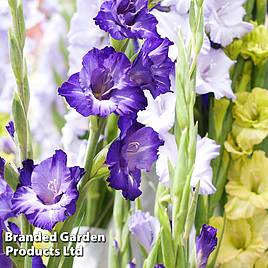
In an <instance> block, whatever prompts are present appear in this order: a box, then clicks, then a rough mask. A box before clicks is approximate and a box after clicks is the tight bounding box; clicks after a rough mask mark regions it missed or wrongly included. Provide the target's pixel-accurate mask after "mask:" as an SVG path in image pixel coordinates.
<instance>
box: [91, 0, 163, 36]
mask: <svg viewBox="0 0 268 268" xmlns="http://www.w3.org/2000/svg"><path fill="white" fill-rule="evenodd" d="M94 20H95V23H96V25H98V26H99V27H100V28H101V29H102V30H104V31H106V32H108V33H109V34H110V35H111V36H112V37H113V38H114V39H119V40H122V39H125V38H150V37H153V36H157V35H158V34H157V32H156V24H157V20H156V18H155V17H154V16H153V15H152V14H150V13H149V10H148V0H136V1H131V0H106V1H104V2H103V3H102V5H101V8H100V11H99V13H98V15H97V16H96V18H94Z"/></svg>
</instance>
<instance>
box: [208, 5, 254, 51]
mask: <svg viewBox="0 0 268 268" xmlns="http://www.w3.org/2000/svg"><path fill="white" fill-rule="evenodd" d="M245 2H246V0H233V1H226V0H206V1H205V5H204V7H205V8H204V12H205V28H206V31H207V32H208V33H209V35H210V38H211V40H212V41H213V42H214V43H217V44H221V45H222V46H224V47H225V46H227V45H229V44H230V43H232V41H233V39H234V38H241V37H242V36H243V35H245V34H246V33H248V32H250V31H251V30H252V29H253V25H252V24H251V23H248V22H243V16H244V15H245V14H246V11H245V9H244V7H243V4H244V3H245Z"/></svg>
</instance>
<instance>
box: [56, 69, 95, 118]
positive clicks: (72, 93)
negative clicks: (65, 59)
mask: <svg viewBox="0 0 268 268" xmlns="http://www.w3.org/2000/svg"><path fill="white" fill-rule="evenodd" d="M58 92H59V95H61V96H63V97H65V99H66V101H67V102H68V104H69V105H70V106H71V107H72V108H74V109H75V110H76V111H77V112H78V113H80V114H81V115H83V116H89V115H90V112H91V107H92V100H91V99H90V98H89V97H88V96H86V94H85V92H84V90H83V89H82V88H81V87H80V84H79V73H76V74H73V75H72V76H71V77H70V78H69V80H68V81H67V82H65V83H63V84H62V86H61V87H60V88H59V89H58Z"/></svg>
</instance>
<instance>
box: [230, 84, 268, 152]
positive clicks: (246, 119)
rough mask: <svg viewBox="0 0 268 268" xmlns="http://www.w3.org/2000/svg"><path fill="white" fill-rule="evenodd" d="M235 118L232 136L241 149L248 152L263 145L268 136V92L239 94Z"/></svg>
mask: <svg viewBox="0 0 268 268" xmlns="http://www.w3.org/2000/svg"><path fill="white" fill-rule="evenodd" d="M233 116H234V119H235V121H234V123H233V129H232V135H233V136H234V137H236V142H237V145H238V146H239V147H240V148H242V149H243V150H245V151H247V150H249V149H251V148H252V147H253V145H255V144H259V143H261V142H262V141H263V139H265V138H266V136H267V135H268V90H265V89H262V88H254V89H253V91H252V92H241V93H237V100H236V101H235V105H234V108H233Z"/></svg>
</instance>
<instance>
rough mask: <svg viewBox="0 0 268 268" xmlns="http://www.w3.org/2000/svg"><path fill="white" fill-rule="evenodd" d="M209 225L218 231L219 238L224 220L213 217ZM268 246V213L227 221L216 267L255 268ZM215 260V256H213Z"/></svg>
mask: <svg viewBox="0 0 268 268" xmlns="http://www.w3.org/2000/svg"><path fill="white" fill-rule="evenodd" d="M209 224H210V225H211V226H213V227H215V228H217V229H218V232H219V237H220V235H221V232H222V230H223V225H224V219H223V218H222V217H213V218H211V219H210V221H209ZM267 244H268V215H267V213H266V212H262V213H260V214H258V215H257V216H256V217H253V218H251V219H247V220H246V219H240V220H234V221H233V220H228V219H226V221H225V227H224V233H223V236H222V241H221V244H220V245H219V246H220V248H219V251H218V256H217V261H216V265H220V267H221V268H253V267H254V264H255V262H256V260H257V259H258V258H259V257H260V256H261V255H262V254H263V253H264V251H265V250H266V248H267ZM211 257H212V258H213V255H212V256H211Z"/></svg>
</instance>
